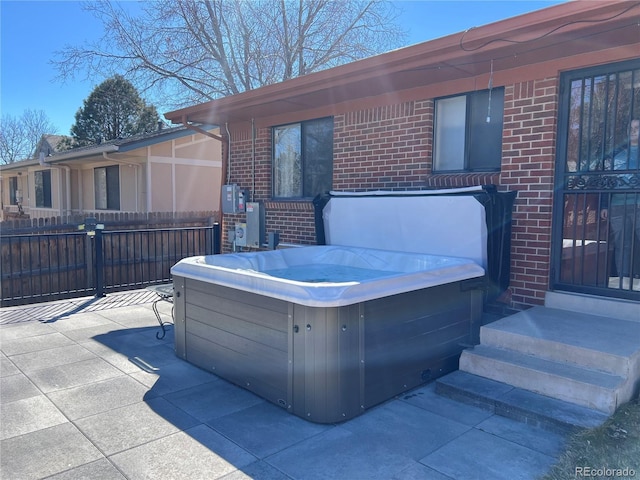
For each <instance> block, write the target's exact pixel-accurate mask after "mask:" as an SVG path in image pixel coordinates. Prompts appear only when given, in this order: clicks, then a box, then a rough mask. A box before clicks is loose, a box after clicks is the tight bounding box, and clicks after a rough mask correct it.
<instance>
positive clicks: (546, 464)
mask: <svg viewBox="0 0 640 480" xmlns="http://www.w3.org/2000/svg"><path fill="white" fill-rule="evenodd" d="M420 462H421V463H423V464H425V465H427V466H428V467H431V468H433V469H434V470H437V471H438V472H440V473H443V474H445V475H448V476H449V477H451V478H453V479H456V480H463V479H468V478H490V479H492V480H531V479H533V478H538V477H539V476H541V475H543V474H544V473H545V472H547V471H548V470H549V468H551V466H552V465H553V463H555V460H554V458H553V457H550V456H548V455H544V454H542V453H540V452H537V451H535V450H531V449H530V448H526V447H523V446H522V445H518V444H516V443H513V442H510V441H508V440H505V439H504V438H500V437H496V436H495V435H491V434H489V433H486V432H482V431H480V430H477V429H475V428H474V429H472V430H469V431H468V432H467V433H465V434H464V435H462V436H460V437H458V438H456V439H455V440H453V441H452V442H450V443H448V444H447V445H445V446H444V447H442V448H440V449H438V450H436V451H435V452H433V453H431V454H429V455H428V456H426V457H425V458H423V459H422V460H420Z"/></svg>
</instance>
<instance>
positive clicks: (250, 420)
mask: <svg viewBox="0 0 640 480" xmlns="http://www.w3.org/2000/svg"><path fill="white" fill-rule="evenodd" d="M207 425H209V426H211V427H212V428H213V429H214V430H216V431H217V432H220V433H222V434H223V435H224V436H225V437H227V438H229V439H231V440H233V441H234V442H235V443H237V444H238V445H240V446H241V447H242V448H244V449H245V450H247V451H248V452H250V453H252V454H253V455H255V456H256V457H258V458H262V459H264V458H265V457H267V456H269V455H271V454H274V453H276V452H279V451H281V450H284V449H286V448H288V447H290V446H292V445H295V444H296V443H299V442H301V441H303V440H306V439H307V438H311V437H313V436H315V435H318V434H319V433H322V432H324V431H326V430H328V429H331V428H335V427H333V426H331V425H319V424H316V423H311V422H307V421H306V420H303V419H301V418H299V417H296V416H294V415H291V414H290V413H288V412H286V411H285V410H283V409H282V408H280V407H277V406H275V405H273V404H271V403H268V402H262V403H259V404H257V405H254V406H252V407H249V408H245V409H244V410H241V411H238V412H235V413H232V414H230V415H226V416H224V417H219V418H215V419H212V420H210V421H208V422H207Z"/></svg>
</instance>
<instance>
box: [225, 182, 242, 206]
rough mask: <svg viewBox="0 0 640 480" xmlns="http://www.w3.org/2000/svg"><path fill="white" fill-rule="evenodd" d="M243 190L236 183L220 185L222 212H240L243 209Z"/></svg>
mask: <svg viewBox="0 0 640 480" xmlns="http://www.w3.org/2000/svg"><path fill="white" fill-rule="evenodd" d="M245 197H246V195H245V192H244V191H243V190H241V189H240V187H238V185H236V184H233V185H223V186H222V213H242V212H244V211H245Z"/></svg>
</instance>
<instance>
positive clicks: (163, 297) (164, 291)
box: [146, 283, 174, 340]
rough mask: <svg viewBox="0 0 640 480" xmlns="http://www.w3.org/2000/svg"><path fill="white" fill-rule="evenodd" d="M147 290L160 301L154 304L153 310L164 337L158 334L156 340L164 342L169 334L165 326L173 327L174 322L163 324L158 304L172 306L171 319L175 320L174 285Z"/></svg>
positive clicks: (155, 286) (169, 284)
mask: <svg viewBox="0 0 640 480" xmlns="http://www.w3.org/2000/svg"><path fill="white" fill-rule="evenodd" d="M146 289H147V290H149V291H151V292H153V293H155V294H156V295H157V296H158V299H157V300H156V301H154V302H153V305H152V308H153V313H155V314H156V318H157V319H158V323H159V324H160V328H161V329H162V335H161V334H160V332H157V333H156V338H157V339H158V340H162V339H163V338H164V336H165V334H166V333H167V332H166V331H165V329H164V327H165V325H173V322H163V321H162V318H160V312H158V302H162V301H164V302H169V303H171V304H172V307H171V319H172V320H173V318H174V317H173V313H174V312H173V309H174V306H173V284H172V283H166V284H164V285H152V286H151V287H147V288H146Z"/></svg>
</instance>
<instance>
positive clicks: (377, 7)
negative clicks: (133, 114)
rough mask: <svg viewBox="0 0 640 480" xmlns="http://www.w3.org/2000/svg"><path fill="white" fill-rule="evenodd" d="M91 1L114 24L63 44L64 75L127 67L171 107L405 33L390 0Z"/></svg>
mask: <svg viewBox="0 0 640 480" xmlns="http://www.w3.org/2000/svg"><path fill="white" fill-rule="evenodd" d="M138 5H139V4H138ZM86 8H87V9H88V10H90V11H91V12H93V14H94V15H95V16H96V17H97V18H99V19H101V20H102V22H103V24H104V27H105V34H104V36H103V37H102V39H101V40H100V41H98V42H96V43H95V44H93V45H83V46H69V47H67V48H66V49H65V50H63V51H61V52H57V56H56V60H55V61H54V62H53V63H54V65H55V66H56V67H57V70H58V73H59V78H61V79H63V80H66V79H71V78H73V77H74V76H75V75H76V74H77V72H79V71H83V72H85V74H86V76H87V78H90V79H93V78H96V77H104V75H105V74H107V75H109V74H111V75H112V74H115V73H118V72H119V73H123V74H124V76H125V77H126V78H128V79H129V80H130V81H131V82H132V83H133V84H134V85H136V87H137V88H138V89H139V90H140V91H141V92H142V91H144V92H147V93H155V95H154V97H155V98H160V97H163V98H164V99H165V101H163V102H158V101H156V103H164V104H165V106H168V107H169V106H170V107H179V106H184V105H187V104H192V103H195V102H201V101H206V100H211V99H214V98H218V97H221V96H226V95H232V94H237V93H239V92H243V91H247V90H251V89H254V88H257V87H260V86H263V85H268V84H272V83H276V82H280V81H283V80H287V79H289V78H292V77H296V76H300V75H305V74H308V73H311V72H315V71H319V70H322V69H326V68H330V67H333V66H336V65H339V64H342V63H346V62H350V61H353V60H357V59H360V58H364V57H367V56H371V55H374V54H377V53H381V52H383V51H387V50H390V49H393V48H397V47H399V46H401V45H402V42H403V40H404V39H405V37H406V34H405V32H404V31H402V30H401V29H400V27H399V26H398V25H397V23H395V20H396V18H397V15H398V12H397V11H396V10H395V7H394V6H393V4H392V3H390V2H388V1H386V0H199V1H194V0H158V1H156V2H144V3H142V6H141V7H137V8H139V10H138V11H136V12H134V8H136V7H131V4H126V3H125V4H124V6H123V4H119V3H114V2H111V1H109V0H101V1H98V2H92V3H90V4H88V5H87V6H86ZM149 90H152V91H153V92H149ZM166 98H171V99H172V100H173V101H172V102H170V105H167V102H166Z"/></svg>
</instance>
